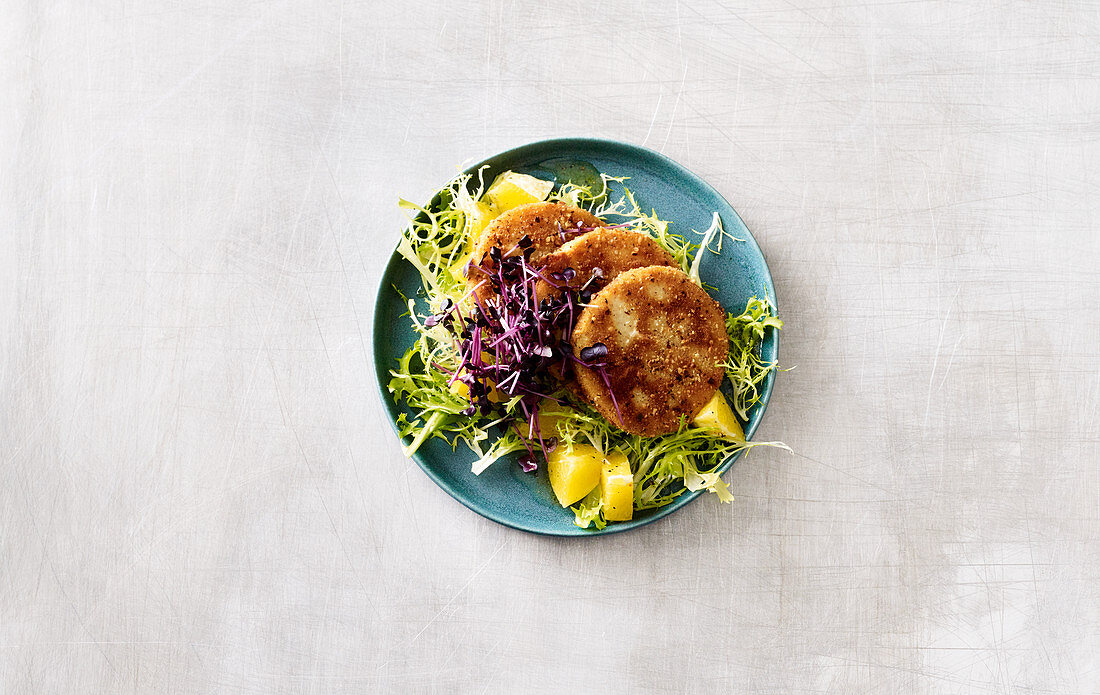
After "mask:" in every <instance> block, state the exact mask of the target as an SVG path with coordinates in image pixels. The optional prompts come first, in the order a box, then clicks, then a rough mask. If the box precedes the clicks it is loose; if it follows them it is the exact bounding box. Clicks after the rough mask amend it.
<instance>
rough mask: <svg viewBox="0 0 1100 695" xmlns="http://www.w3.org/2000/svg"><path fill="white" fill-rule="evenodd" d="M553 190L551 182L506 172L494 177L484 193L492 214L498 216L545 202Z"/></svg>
mask: <svg viewBox="0 0 1100 695" xmlns="http://www.w3.org/2000/svg"><path fill="white" fill-rule="evenodd" d="M553 189H554V182H553V181H544V180H543V179H538V178H535V177H534V176H529V175H527V174H519V173H516V172H514V171H506V172H504V173H503V174H501V175H500V176H498V177H496V179H495V180H494V181H493V183H492V185H490V186H489V190H487V191H485V197H486V198H488V199H489V202H490V203H492V205H493V212H494V213H496V214H497V215H499V214H501V213H503V212H507V211H508V210H511V209H512V208H516V207H519V206H520V205H526V204H527V203H538V202H540V201H543V200H546V197H547V196H548V195H550V191H552V190H553Z"/></svg>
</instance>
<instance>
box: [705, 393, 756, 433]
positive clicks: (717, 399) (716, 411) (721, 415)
mask: <svg viewBox="0 0 1100 695" xmlns="http://www.w3.org/2000/svg"><path fill="white" fill-rule="evenodd" d="M693 422H694V424H695V426H696V427H707V428H710V429H712V430H714V431H716V432H718V433H719V434H721V435H722V436H723V437H728V438H730V439H736V440H738V441H742V442H743V441H745V431H744V430H743V429H741V423H740V422H738V421H737V416H736V415H734V413H733V408H731V407H730V404H729V403H728V402H727V401H726V397H725V396H723V395H722V392H721V391H715V392H714V398H712V399H710V402H709V403H707V404H706V405H705V406H703V409H702V410H700V411H699V414H698V415H696V416H695V420H694V421H693Z"/></svg>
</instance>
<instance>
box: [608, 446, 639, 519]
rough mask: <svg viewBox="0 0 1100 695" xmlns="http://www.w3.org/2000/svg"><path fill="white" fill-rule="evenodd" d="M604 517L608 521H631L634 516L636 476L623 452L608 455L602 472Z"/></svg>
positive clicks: (613, 452)
mask: <svg viewBox="0 0 1100 695" xmlns="http://www.w3.org/2000/svg"><path fill="white" fill-rule="evenodd" d="M600 491H601V495H602V496H603V516H604V518H605V519H607V520H608V521H629V520H630V519H631V518H633V516H634V475H633V474H632V473H631V472H630V461H628V460H627V458H626V454H624V453H623V452H621V451H612V452H611V453H610V454H608V455H607V459H606V460H605V461H604V464H603V467H602V469H601V471H600Z"/></svg>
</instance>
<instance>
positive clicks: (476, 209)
mask: <svg viewBox="0 0 1100 695" xmlns="http://www.w3.org/2000/svg"><path fill="white" fill-rule="evenodd" d="M496 216H497V212H496V211H495V210H493V207H492V206H491V205H489V203H486V202H482V201H478V202H475V203H474V204H473V206H472V207H470V208H469V209H467V210H466V256H469V255H470V251H471V250H473V248H474V246H475V245H476V244H477V239H478V237H479V236H481V233H482V232H483V231H485V228H486V227H488V226H489V223H490V222H492V221H493V219H495V218H496ZM467 260H468V259H467ZM463 265H465V261H463Z"/></svg>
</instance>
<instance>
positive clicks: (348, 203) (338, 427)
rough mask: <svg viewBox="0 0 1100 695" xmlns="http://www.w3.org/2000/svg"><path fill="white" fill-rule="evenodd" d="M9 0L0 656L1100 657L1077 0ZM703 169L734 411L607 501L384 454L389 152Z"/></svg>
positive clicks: (136, 673) (953, 684)
mask: <svg viewBox="0 0 1100 695" xmlns="http://www.w3.org/2000/svg"><path fill="white" fill-rule="evenodd" d="M751 5H752V7H751V8H744V7H742V8H735V7H726V6H724V5H723V4H721V3H717V2H713V1H710V0H702V1H700V2H690V3H675V2H650V3H645V4H643V5H641V6H638V7H635V6H634V3H630V2H618V1H606V2H583V3H580V2H572V3H560V4H558V3H539V4H527V3H519V2H490V3H445V2H438V1H436V2H424V3H420V4H419V5H418V6H417V7H415V8H414V7H412V6H408V7H406V6H403V5H402V4H401V3H398V2H392V1H391V2H367V3H353V2H347V3H334V2H300V3H291V2H270V3H268V2H261V3H239V2H224V3H222V2H205V3H203V2H165V3H149V2H123V1H121V0H112V1H108V2H104V1H93V2H81V3H56V4H55V3H39V2H19V1H18V0H16V1H12V2H5V3H3V8H2V10H0V56H2V60H0V84H2V90H3V91H2V94H0V97H2V99H0V328H2V331H0V398H2V403H3V405H2V410H0V461H2V465H0V548H2V556H0V690H3V691H4V692H13V693H22V692H42V693H55V692H80V693H85V692H107V693H129V692H142V693H207V692H219V693H221V692H224V693H299V692H316V693H322V692H365V691H375V690H382V689H385V690H390V691H395V692H427V691H434V692H452V691H456V690H469V691H484V692H517V691H518V690H520V689H526V690H531V691H544V692H551V691H553V692H562V691H566V690H567V689H568V690H571V691H573V692H614V693H626V692H639V691H642V690H655V691H662V692H674V691H680V690H687V691H691V692H716V691H723V692H754V693H819V692H843V693H908V692H935V693H965V692H974V693H1049V692H1057V693H1096V692H1100V471H1098V466H1097V460H1098V456H1100V428H1098V425H1097V411H1098V410H1100V379H1098V376H1097V375H1098V372H1100V356H1098V355H1100V347H1098V346H1100V270H1098V264H1100V234H1098V232H1097V230H1096V222H1097V215H1098V213H1100V189H1098V184H1100V179H1098V174H1097V165H1098V163H1100V125H1098V123H1100V79H1098V75H1100V48H1098V46H1100V12H1098V10H1097V5H1095V4H1093V3H1088V2H1079V3H1073V2H1058V3H1054V2H1040V3H1027V4H1022V3H1021V4H1013V3H997V4H996V6H993V3H970V2H942V3H939V2H937V3H919V2H885V3H870V4H864V3H845V4H843V5H836V6H830V5H817V4H813V5H811V4H807V5H806V6H805V7H804V8H799V7H797V6H796V3H790V2H771V1H768V2H763V3H751ZM563 135H591V136H602V137H610V138H616V139H622V140H625V141H628V142H633V143H639V144H643V145H645V146H647V147H651V148H653V149H656V150H658V151H661V152H664V153H665V154H667V155H669V156H671V157H673V158H674V159H676V160H678V161H680V162H682V163H683V164H685V165H686V166H688V167H689V168H691V169H693V170H695V171H696V172H698V173H699V174H700V175H702V176H703V177H704V178H705V179H707V180H708V181H710V182H711V183H713V184H714V185H715V186H716V187H717V188H718V189H719V191H721V192H722V193H723V194H724V195H725V196H726V197H727V198H728V199H729V200H730V201H731V202H732V203H733V205H734V206H735V207H736V208H737V209H738V210H739V211H740V212H741V214H742V215H743V217H744V219H745V221H746V223H747V224H748V226H749V228H750V229H752V230H753V232H754V234H755V235H756V238H757V239H758V240H759V242H760V245H761V246H762V247H763V250H764V253H765V255H766V256H767V258H768V261H769V263H770V264H771V268H772V272H773V274H774V276H775V282H776V287H777V290H778V293H779V299H780V302H781V309H782V315H783V318H784V319H785V320H786V322H787V326H786V328H785V329H784V331H783V335H782V340H781V355H782V361H783V363H784V364H786V365H788V366H792V367H796V368H795V369H794V370H793V371H790V372H787V373H785V374H783V375H782V376H781V378H780V379H779V381H778V384H777V387H776V390H775V394H774V398H773V400H772V405H771V408H770V409H769V412H768V415H767V417H766V418H765V421H764V424H763V427H762V428H761V430H760V433H759V434H760V436H761V437H763V438H767V439H782V440H784V441H786V442H787V443H789V444H790V445H791V447H793V449H794V450H795V452H797V453H796V454H795V455H787V454H785V453H783V452H778V451H760V452H757V453H755V454H754V455H753V456H751V457H749V459H748V460H746V461H744V462H743V463H742V464H739V465H738V466H736V467H735V469H734V470H733V471H732V472H731V473H730V474H728V475H727V480H728V481H729V483H730V485H731V487H732V488H733V490H734V491H735V493H736V495H737V498H738V499H737V502H736V503H734V504H733V505H729V506H724V505H720V504H719V503H718V502H717V500H716V499H715V498H713V496H711V497H709V498H704V499H702V500H700V501H698V502H696V503H694V504H692V505H690V506H689V507H688V508H686V509H684V510H682V511H681V512H679V513H677V514H674V515H673V516H672V517H671V518H669V519H666V520H665V521H663V522H661V523H657V524H654V525H652V526H650V527H647V528H644V529H641V530H638V531H635V532H632V533H629V534H625V535H621V536H615V537H609V538H606V539H602V540H595V541H583V540H582V541H562V540H555V539H548V538H541V537H535V536H530V535H526V534H523V533H519V532H516V531H512V530H510V529H507V528H503V527H501V526H498V525H496V524H494V523H492V522H488V521H485V520H483V519H481V518H480V517H478V516H476V515H474V514H473V513H471V512H469V511H467V510H466V509H465V508H464V507H462V506H460V505H459V504H458V503H457V502H455V501H454V500H452V499H451V498H450V497H448V496H447V495H446V494H445V493H444V492H443V491H442V490H440V489H438V488H437V487H436V486H435V485H434V484H433V483H432V482H431V481H430V480H428V478H427V477H426V476H424V475H423V474H422V473H421V472H420V470H419V469H418V468H417V467H416V466H415V465H413V464H412V463H410V462H409V461H407V460H405V459H404V458H403V457H402V456H401V453H400V450H399V449H398V445H397V442H396V441H395V438H394V436H393V434H392V433H391V430H390V426H389V424H388V423H387V422H386V421H385V417H384V415H383V411H382V408H381V406H380V403H379V399H378V395H377V393H376V388H375V384H374V377H373V375H372V368H371V356H370V347H369V336H370V334H371V312H372V308H373V299H374V293H375V289H376V286H377V284H378V280H379V275H380V272H381V269H382V267H383V265H384V263H385V262H386V260H387V257H388V256H389V253H390V250H391V249H392V247H393V245H394V244H395V242H396V239H397V236H398V230H399V228H400V226H401V224H402V219H403V217H402V215H401V213H400V212H399V211H398V209H397V206H396V202H397V198H398V196H405V197H409V198H411V199H413V200H423V199H424V198H425V197H426V196H427V195H428V194H429V193H430V192H431V191H432V190H433V188H435V187H436V186H438V185H439V184H441V183H443V182H444V181H445V180H446V179H447V178H449V177H450V176H451V175H452V174H453V173H454V172H455V171H456V166H458V165H460V164H462V163H464V162H466V163H468V162H470V161H473V160H476V159H479V158H482V157H484V156H487V155H490V154H492V153H495V152H497V151H500V150H502V149H505V148H508V147H511V146H514V145H518V144H521V143H524V142H528V141H532V140H536V139H540V138H545V137H553V136H563Z"/></svg>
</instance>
